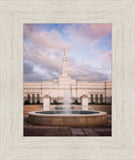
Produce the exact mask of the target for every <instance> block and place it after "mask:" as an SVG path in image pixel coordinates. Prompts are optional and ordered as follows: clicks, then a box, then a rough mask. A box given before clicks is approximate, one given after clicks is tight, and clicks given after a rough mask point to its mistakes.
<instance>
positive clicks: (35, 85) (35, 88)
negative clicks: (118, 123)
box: [24, 49, 112, 104]
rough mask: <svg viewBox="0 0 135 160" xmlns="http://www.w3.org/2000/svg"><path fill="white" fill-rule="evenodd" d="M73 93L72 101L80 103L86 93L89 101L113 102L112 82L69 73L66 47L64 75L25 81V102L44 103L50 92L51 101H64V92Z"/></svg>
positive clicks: (99, 102)
mask: <svg viewBox="0 0 135 160" xmlns="http://www.w3.org/2000/svg"><path fill="white" fill-rule="evenodd" d="M65 91H69V92H70V93H71V99H72V103H80V102H81V97H82V95H83V94H84V93H85V95H87V97H88V103H92V104H111V97H112V82H111V81H105V82H88V81H77V80H75V79H72V78H71V77H70V76H69V75H68V70H67V57H66V52H65V49H64V57H63V67H62V75H61V76H60V77H59V79H55V80H53V81H41V82H24V103H43V97H44V96H45V95H46V94H48V95H49V96H50V103H63V97H64V92H65Z"/></svg>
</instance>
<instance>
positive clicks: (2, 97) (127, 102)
mask: <svg viewBox="0 0 135 160" xmlns="http://www.w3.org/2000/svg"><path fill="white" fill-rule="evenodd" d="M23 23H112V24H113V32H112V42H113V43H112V53H113V54H112V112H113V113H112V115H113V117H112V124H113V126H112V128H113V130H112V135H113V136H112V137H110V138H108V137H95V138H93V137H29V138H28V137H23ZM134 46H135V1H134V0H84V1H83V0H77V1H72V0H65V1H62V0H12V1H11V0H3V1H2V0H1V1H0V151H1V152H0V159H1V160H29V159H32V160H74V159H77V160H99V159H100V160H116V159H117V160H134V159H135V152H134V150H135V106H134V105H135V71H134V68H135V49H134Z"/></svg>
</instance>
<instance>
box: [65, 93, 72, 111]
mask: <svg viewBox="0 0 135 160" xmlns="http://www.w3.org/2000/svg"><path fill="white" fill-rule="evenodd" d="M63 114H72V111H71V91H70V90H65V91H64V106H63Z"/></svg>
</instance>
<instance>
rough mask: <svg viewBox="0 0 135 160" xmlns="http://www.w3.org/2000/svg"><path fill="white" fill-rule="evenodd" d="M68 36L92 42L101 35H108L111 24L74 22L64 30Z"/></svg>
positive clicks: (101, 36)
mask: <svg viewBox="0 0 135 160" xmlns="http://www.w3.org/2000/svg"><path fill="white" fill-rule="evenodd" d="M64 31H65V32H66V33H69V34H70V37H71V38H73V39H77V40H79V41H81V43H82V41H85V43H90V44H91V43H94V42H97V41H98V40H100V39H101V38H103V37H106V36H108V35H109V34H110V33H111V31H112V25H111V24H80V25H78V24H74V25H71V26H68V27H67V28H66V29H65V30H64Z"/></svg>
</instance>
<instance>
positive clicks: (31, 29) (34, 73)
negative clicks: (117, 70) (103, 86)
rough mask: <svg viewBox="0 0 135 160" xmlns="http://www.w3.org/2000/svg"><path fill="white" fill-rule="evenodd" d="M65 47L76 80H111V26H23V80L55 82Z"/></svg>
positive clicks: (70, 71)
mask: <svg viewBox="0 0 135 160" xmlns="http://www.w3.org/2000/svg"><path fill="white" fill-rule="evenodd" d="M64 48H66V55H67V63H68V71H69V75H70V76H71V77H72V78H74V79H76V80H87V81H92V82H93V81H95V82H97V81H98V82H100V81H107V80H111V61H112V26H111V24H25V25H24V81H44V80H45V81H46V80H53V79H57V78H58V77H59V76H60V75H61V71H62V58H63V53H64V52H63V49H64Z"/></svg>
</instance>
